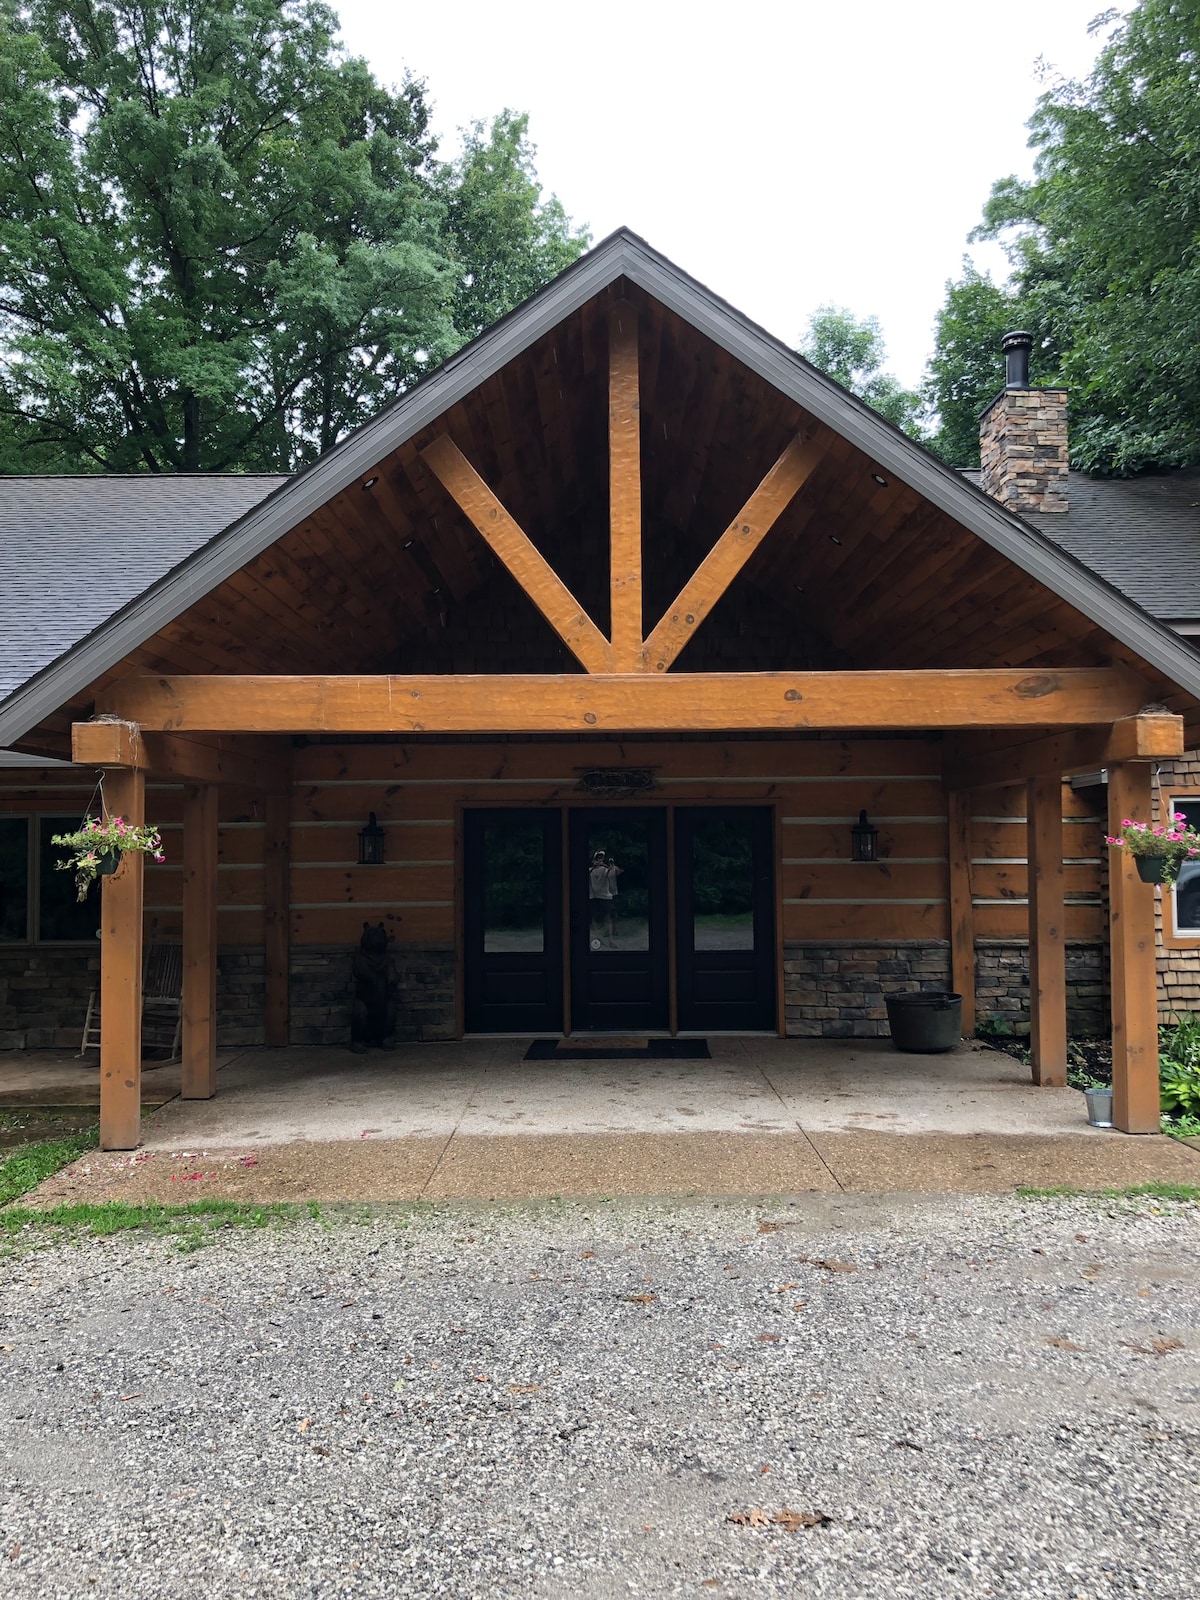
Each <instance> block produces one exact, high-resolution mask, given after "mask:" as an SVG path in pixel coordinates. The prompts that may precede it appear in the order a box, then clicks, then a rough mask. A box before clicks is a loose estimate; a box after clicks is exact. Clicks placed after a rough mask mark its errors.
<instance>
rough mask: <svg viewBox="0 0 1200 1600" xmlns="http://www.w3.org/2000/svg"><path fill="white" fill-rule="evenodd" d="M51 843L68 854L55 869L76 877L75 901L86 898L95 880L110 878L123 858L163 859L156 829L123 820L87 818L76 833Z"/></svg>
mask: <svg viewBox="0 0 1200 1600" xmlns="http://www.w3.org/2000/svg"><path fill="white" fill-rule="evenodd" d="M51 843H52V844H56V845H58V846H59V848H60V849H61V850H65V851H66V852H67V859H66V860H65V861H60V862H58V866H59V867H61V868H62V869H63V871H64V872H73V873H74V874H75V896H76V899H78V900H86V899H87V895H88V890H89V889H90V888H91V887H92V884H93V883H94V882H95V881H96V879H97V878H108V877H111V876H112V874H113V873H114V872H115V871H116V870H117V868H118V867H119V866H120V865H121V857H122V856H124V855H141V856H153V857H154V859H155V861H164V860H165V859H166V857H165V856H164V855H163V848H162V837H161V835H160V834H159V831H158V829H157V828H155V827H150V826H146V825H142V824H139V823H134V822H126V820H125V818H124V817H104V818H100V817H87V818H86V819H85V820H84V824H83V826H82V827H81V828H79V829H78V830H77V831H76V832H75V833H56V834H54V836H53V838H52V840H51Z"/></svg>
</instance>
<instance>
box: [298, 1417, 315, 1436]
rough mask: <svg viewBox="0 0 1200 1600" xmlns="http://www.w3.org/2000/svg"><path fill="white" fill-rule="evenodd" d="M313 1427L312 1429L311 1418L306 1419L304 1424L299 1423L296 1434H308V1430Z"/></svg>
mask: <svg viewBox="0 0 1200 1600" xmlns="http://www.w3.org/2000/svg"><path fill="white" fill-rule="evenodd" d="M311 1427H312V1418H311V1417H305V1418H304V1421H303V1422H298V1423H297V1424H296V1432H297V1433H307V1432H308V1430H309V1429H310V1428H311Z"/></svg>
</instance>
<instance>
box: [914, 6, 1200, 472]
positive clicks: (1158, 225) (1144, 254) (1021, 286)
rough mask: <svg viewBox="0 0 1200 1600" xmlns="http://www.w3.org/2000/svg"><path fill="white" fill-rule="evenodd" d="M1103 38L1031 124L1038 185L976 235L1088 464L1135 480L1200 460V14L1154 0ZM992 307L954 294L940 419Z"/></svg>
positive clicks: (1022, 190) (1020, 188)
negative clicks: (1034, 340)
mask: <svg viewBox="0 0 1200 1600" xmlns="http://www.w3.org/2000/svg"><path fill="white" fill-rule="evenodd" d="M1093 28H1097V29H1100V30H1105V29H1108V30H1111V31H1110V34H1109V37H1108V39H1107V42H1106V43H1105V45H1104V46H1103V48H1102V49H1101V50H1100V53H1099V55H1098V57H1097V60H1096V65H1095V68H1094V69H1093V71H1092V73H1091V74H1090V75H1089V77H1088V78H1087V79H1086V80H1084V81H1083V82H1075V83H1059V84H1056V85H1055V86H1054V87H1052V88H1051V89H1050V90H1048V91H1047V93H1045V94H1044V95H1043V96H1042V97H1041V99H1040V100H1039V102H1038V107H1037V110H1036V112H1035V114H1034V116H1033V118H1032V119H1031V122H1030V134H1031V137H1030V143H1031V144H1032V145H1033V147H1034V148H1035V149H1036V151H1037V158H1036V163H1035V175H1034V177H1033V179H1032V180H1031V181H1030V182H1027V183H1026V182H1022V181H1020V180H1018V179H1016V178H1005V179H1003V180H1002V181H1001V182H999V183H997V184H995V185H994V187H993V189H992V194H991V198H990V199H989V201H988V203H987V206H986V208H985V212H984V220H983V224H982V226H981V227H980V228H979V229H978V230H977V233H976V237H983V238H993V239H999V240H1001V241H1002V242H1003V243H1004V245H1005V247H1006V249H1007V251H1008V254H1009V259H1010V262H1011V264H1012V285H1011V300H1010V305H1011V307H1012V308H1013V310H1014V312H1015V313H1016V318H1015V320H1019V321H1021V322H1022V323H1023V324H1024V325H1026V326H1028V327H1030V328H1031V330H1032V331H1034V332H1035V333H1037V335H1038V337H1039V343H1040V347H1041V351H1042V359H1043V373H1042V375H1043V378H1044V379H1054V380H1057V381H1061V382H1063V383H1065V384H1067V385H1068V387H1069V388H1070V390H1071V455H1072V461H1073V463H1074V464H1075V465H1076V466H1078V467H1081V468H1083V469H1084V470H1085V471H1089V472H1094V473H1115V474H1122V475H1123V474H1129V473H1134V472H1139V471H1143V470H1149V469H1151V468H1163V467H1171V466H1182V465H1190V464H1193V463H1195V462H1197V461H1200V6H1197V5H1196V4H1195V0H1141V3H1140V4H1139V5H1137V6H1136V7H1135V8H1134V9H1133V11H1131V12H1130V14H1129V15H1128V17H1126V18H1125V19H1124V20H1121V21H1119V20H1118V15H1117V13H1115V12H1108V13H1106V14H1105V15H1104V16H1102V17H1099V18H1097V20H1096V22H1095V23H1094V24H1093ZM986 299H987V296H986V294H985V292H984V291H982V290H978V291H977V292H976V294H975V298H974V301H972V303H971V304H970V305H968V301H971V296H970V295H969V294H967V293H966V291H965V290H964V289H963V286H962V285H957V286H951V290H950V294H949V297H948V300H947V307H946V312H945V313H944V317H946V318H947V321H948V327H947V334H948V337H947V344H946V350H945V352H943V351H942V350H941V349H940V347H939V352H938V355H937V356H935V364H936V363H937V362H938V361H939V358H941V357H942V356H943V354H944V356H945V360H944V361H943V362H942V365H941V367H940V368H938V367H937V366H936V365H935V368H934V369H933V370H932V373H931V381H932V383H933V385H934V389H935V393H934V403H935V404H936V405H937V406H938V408H939V409H941V408H942V407H943V405H944V404H945V398H944V397H945V396H946V395H947V394H951V393H952V391H953V389H954V386H955V384H956V383H958V382H959V381H960V379H961V382H962V384H963V385H967V386H969V381H970V379H969V374H970V370H971V368H972V365H973V364H980V363H982V362H983V361H984V360H985V359H986V358H985V356H984V354H983V352H982V349H980V350H979V351H976V352H974V353H969V351H968V348H967V347H968V346H969V344H970V338H969V335H968V331H967V330H968V324H969V323H970V321H971V319H972V317H973V316H975V315H976V313H978V316H977V321H976V325H977V328H978V334H979V337H980V339H981V340H982V339H983V338H984V337H985V336H986V337H987V338H988V339H991V338H992V337H993V336H994V324H993V323H992V321H991V318H990V311H989V309H988V307H987V306H986V305H985V304H984V302H985V301H986ZM955 341H957V343H956V342H955ZM955 356H957V359H958V360H959V362H960V368H959V373H958V374H957V375H955V374H954V373H953V372H952V371H951V370H950V369H951V367H952V366H953V360H954V358H955ZM943 425H944V426H947V427H949V428H951V429H953V428H955V427H957V426H958V424H957V423H955V422H954V421H953V419H951V421H950V422H949V423H948V422H947V419H946V415H945V413H944V412H943Z"/></svg>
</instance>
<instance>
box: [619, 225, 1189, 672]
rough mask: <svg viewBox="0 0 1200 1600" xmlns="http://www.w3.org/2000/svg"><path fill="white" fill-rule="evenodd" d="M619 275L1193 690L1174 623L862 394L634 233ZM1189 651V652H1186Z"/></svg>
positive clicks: (1117, 637)
mask: <svg viewBox="0 0 1200 1600" xmlns="http://www.w3.org/2000/svg"><path fill="white" fill-rule="evenodd" d="M625 275H626V277H628V278H629V280H630V281H631V282H632V283H636V284H637V285H638V287H639V288H642V289H644V290H645V291H646V293H647V294H650V295H653V296H654V298H655V299H656V300H659V301H661V302H662V304H663V305H665V306H667V308H668V309H669V310H672V311H674V312H676V313H677V315H679V316H681V317H683V318H684V319H685V320H686V321H688V322H690V323H691V324H692V326H693V327H695V328H696V329H698V330H699V331H700V332H701V333H703V334H705V335H706V336H707V337H708V338H710V339H711V340H712V341H713V343H714V344H717V345H719V346H720V347H721V348H722V349H723V350H725V351H727V352H728V354H729V355H731V356H733V357H735V358H736V359H737V360H738V361H741V362H742V363H743V364H744V365H745V366H747V367H749V368H750V369H751V371H753V372H756V373H758V375H759V377H761V378H763V379H764V380H765V381H766V382H767V383H769V384H771V385H772V386H773V387H774V388H776V389H778V390H780V391H781V393H783V394H786V395H787V396H788V397H789V399H792V400H795V401H796V403H797V404H798V405H802V406H803V407H804V409H805V410H806V411H809V412H811V413H812V414H813V416H815V417H817V418H818V419H819V420H820V421H821V422H824V423H826V424H827V425H828V426H829V427H831V428H832V429H834V431H835V432H837V433H840V434H841V435H842V436H843V438H846V439H848V440H849V441H850V442H851V443H852V444H854V445H856V446H857V447H858V448H859V449H860V450H862V451H863V453H864V454H865V455H867V456H869V457H870V458H871V460H872V461H875V462H877V463H878V464H879V465H880V466H881V467H883V468H886V469H888V470H890V471H892V472H894V473H895V475H896V477H898V478H899V479H901V480H902V482H904V483H906V484H908V485H909V487H910V488H912V489H915V490H916V491H917V493H918V494H920V495H922V496H923V497H924V498H925V499H926V500H929V501H930V502H931V503H932V504H934V505H936V506H938V507H939V509H941V510H942V511H945V512H946V513H947V515H949V516H951V517H953V518H954V520H955V521H956V522H960V523H962V525H963V526H964V527H965V528H968V529H969V530H970V531H971V532H972V533H974V534H976V535H977V536H978V537H979V538H981V539H982V540H983V541H984V542H985V544H989V545H991V546H992V548H993V549H995V550H997V551H998V552H999V553H1000V554H1001V555H1003V556H1005V557H1007V558H1008V560H1010V561H1011V562H1012V563H1013V565H1014V566H1017V567H1019V568H1020V569H1021V570H1022V571H1023V572H1026V573H1028V574H1029V576H1030V577H1032V578H1036V579H1037V580H1038V581H1039V582H1041V583H1044V584H1045V585H1046V587H1047V588H1048V589H1051V590H1053V591H1054V592H1055V593H1056V594H1059V595H1061V596H1062V598H1063V599H1064V600H1066V601H1067V602H1068V604H1070V605H1073V606H1074V607H1075V608H1076V609H1077V610H1078V611H1081V612H1082V613H1083V615H1084V616H1086V617H1090V618H1091V620H1092V621H1093V622H1095V623H1096V624H1097V625H1098V626H1100V627H1101V628H1103V629H1104V630H1105V631H1106V632H1107V633H1111V634H1112V635H1113V637H1114V638H1116V639H1119V640H1120V641H1121V642H1122V643H1123V644H1127V645H1128V646H1129V647H1130V648H1131V649H1132V650H1135V651H1136V652H1137V653H1138V655H1140V656H1141V657H1142V658H1143V659H1144V660H1145V661H1147V662H1149V664H1150V665H1151V666H1153V667H1157V668H1158V669H1159V671H1161V672H1163V673H1165V675H1166V676H1167V677H1168V678H1170V679H1171V680H1172V681H1173V682H1174V683H1177V684H1178V685H1179V687H1180V688H1182V689H1186V690H1187V691H1188V692H1189V693H1191V694H1194V695H1197V696H1198V697H1200V661H1198V660H1197V659H1196V658H1195V656H1194V655H1191V652H1187V654H1186V655H1185V653H1184V652H1182V651H1181V650H1180V643H1179V638H1178V636H1177V635H1175V634H1174V632H1173V630H1172V629H1170V628H1168V627H1167V626H1166V625H1165V624H1163V623H1160V622H1158V621H1156V620H1155V618H1153V617H1151V616H1150V615H1149V614H1148V613H1147V612H1144V611H1143V610H1142V609H1141V608H1140V607H1139V606H1136V605H1134V603H1133V602H1132V601H1131V600H1129V599H1127V598H1126V597H1125V596H1124V595H1123V594H1121V593H1120V591H1119V590H1117V589H1114V588H1113V587H1112V586H1111V585H1110V584H1108V583H1106V582H1105V581H1104V579H1103V578H1100V577H1097V576H1096V575H1095V574H1094V573H1093V572H1091V571H1090V570H1089V569H1088V568H1087V567H1085V566H1084V565H1083V564H1082V563H1081V562H1079V561H1077V560H1076V559H1075V557H1074V556H1072V555H1071V554H1070V553H1069V552H1068V551H1064V550H1062V549H1060V548H1059V547H1058V546H1057V545H1056V544H1054V543H1053V542H1052V541H1051V540H1050V539H1048V538H1047V537H1046V535H1044V534H1043V533H1041V532H1039V531H1038V530H1037V529H1035V528H1031V527H1030V526H1029V525H1028V523H1026V522H1024V521H1022V520H1021V519H1020V518H1018V517H1016V516H1014V515H1013V514H1012V513H1011V512H1008V511H1005V510H1004V508H1003V507H1002V506H1000V505H998V504H997V502H996V501H994V500H993V499H991V497H990V496H989V495H987V494H985V493H984V491H983V490H982V489H980V488H977V487H976V485H974V484H973V483H970V482H969V481H966V480H964V479H963V478H962V477H961V476H960V475H959V474H957V473H954V472H953V471H952V470H951V469H950V468H947V467H946V466H945V465H944V464H943V463H942V462H940V461H938V460H937V459H936V457H934V456H931V455H930V454H929V453H928V452H927V451H925V450H923V449H922V448H921V447H920V446H919V445H917V444H916V443H915V442H914V441H913V440H911V439H909V438H908V437H907V436H906V435H905V434H903V433H901V432H900V430H899V429H898V428H895V427H893V426H892V425H891V423H889V422H886V421H885V420H884V419H883V418H882V417H880V416H879V415H878V414H877V413H876V412H874V411H872V410H871V409H870V407H869V406H867V405H866V404H865V402H863V401H861V400H858V399H856V398H855V396H853V395H849V394H847V393H846V391H845V390H844V389H842V388H841V387H840V386H839V385H837V384H834V383H832V382H831V381H830V380H829V379H828V378H827V377H826V376H825V374H824V373H822V372H820V371H818V369H817V368H815V367H812V366H811V365H809V363H807V362H804V363H803V365H801V364H800V358H798V357H797V356H796V355H795V353H794V352H793V351H791V350H789V349H788V348H787V346H786V345H784V344H782V343H781V342H780V341H779V340H777V339H775V338H773V336H772V335H770V334H768V333H767V332H765V331H764V330H763V329H762V328H759V327H757V326H756V325H755V324H754V323H752V322H749V321H748V320H747V319H746V318H744V317H743V316H742V315H741V313H740V312H737V311H735V310H734V309H733V308H732V307H731V306H729V305H727V304H726V303H725V302H724V301H722V300H720V299H719V298H718V297H717V296H716V295H714V294H713V293H712V292H711V290H708V289H705V288H704V287H703V286H702V285H700V284H697V283H695V282H694V281H692V280H690V279H686V278H684V277H683V276H682V274H681V273H680V272H679V270H678V268H676V267H675V266H673V265H672V264H671V263H670V262H668V261H665V260H664V259H663V258H662V257H660V256H658V255H657V254H656V252H654V251H652V250H650V249H649V247H648V246H646V245H644V244H641V242H640V241H635V242H634V248H633V249H632V250H631V260H630V263H629V265H628V267H627V268H626V273H625ZM1188 655H1191V659H1190V660H1189V659H1188Z"/></svg>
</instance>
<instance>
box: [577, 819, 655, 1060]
mask: <svg viewBox="0 0 1200 1600" xmlns="http://www.w3.org/2000/svg"><path fill="white" fill-rule="evenodd" d="M571 943H572V948H571V1027H572V1031H573V1032H580V1031H583V1032H587V1031H600V1032H607V1033H612V1032H616V1033H633V1032H641V1031H645V1030H647V1029H649V1030H653V1031H658V1030H660V1029H663V1028H665V1027H666V1026H667V1023H668V1000H667V928H666V825H665V815H664V812H663V811H661V810H644V809H640V808H632V807H631V808H628V809H625V808H616V807H614V808H613V809H611V810H598V809H597V810H584V809H580V810H577V811H573V812H572V813H571Z"/></svg>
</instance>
